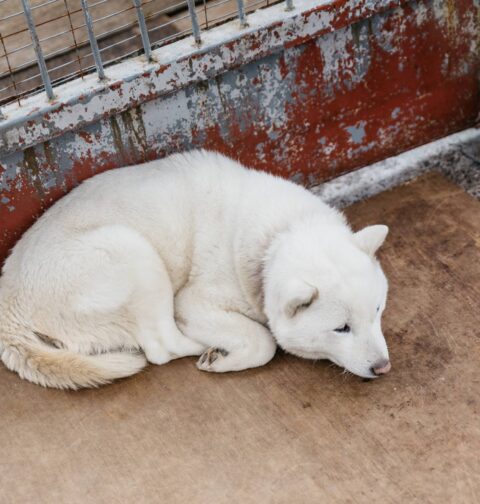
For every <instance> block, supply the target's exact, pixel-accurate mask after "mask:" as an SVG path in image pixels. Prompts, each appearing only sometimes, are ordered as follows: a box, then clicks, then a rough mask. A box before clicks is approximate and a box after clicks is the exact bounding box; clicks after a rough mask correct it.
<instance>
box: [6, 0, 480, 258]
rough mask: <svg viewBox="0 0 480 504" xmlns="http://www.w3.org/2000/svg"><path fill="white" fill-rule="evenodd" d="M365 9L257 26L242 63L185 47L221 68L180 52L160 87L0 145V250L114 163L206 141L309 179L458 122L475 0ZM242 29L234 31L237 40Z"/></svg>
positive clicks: (475, 102) (474, 59)
mask: <svg viewBox="0 0 480 504" xmlns="http://www.w3.org/2000/svg"><path fill="white" fill-rule="evenodd" d="M333 4H336V5H337V7H339V6H341V5H345V2H340V1H339V2H328V6H329V8H332V9H333V7H331V5H333ZM357 4H358V2H357ZM326 5H327V3H326ZM371 14H372V12H369V17H366V18H362V19H360V20H359V19H358V18H355V19H356V22H355V23H353V24H349V23H348V22H347V21H345V19H347V20H348V19H349V17H348V13H345V12H343V18H344V22H343V24H341V25H338V26H336V27H335V29H334V30H333V31H332V30H330V31H320V32H319V33H316V34H315V35H312V34H309V35H308V36H305V38H302V39H295V40H294V39H293V38H292V39H291V40H289V41H287V43H284V44H283V46H282V45H278V46H275V50H268V51H265V52H262V50H261V47H262V43H263V42H264V41H263V40H262V39H259V40H257V43H258V44H260V48H259V49H258V51H257V52H256V53H255V54H256V57H255V58H254V59H248V63H243V62H242V61H238V62H237V63H236V64H232V65H229V63H228V56H229V54H230V53H229V52H227V53H222V52H221V53H218V52H217V53H215V52H214V53H213V54H212V55H208V54H207V53H202V56H198V57H199V58H201V59H200V60H198V61H203V62H204V63H205V60H203V59H202V58H211V60H210V65H212V68H217V70H218V65H223V66H222V71H221V72H219V71H212V73H210V70H209V66H208V65H207V66H205V67H204V66H200V67H198V66H197V63H198V61H197V60H196V59H195V58H196V56H192V57H190V58H189V59H188V58H187V60H185V62H186V63H185V62H184V63H185V64H187V65H192V66H191V75H192V80H191V81H187V82H185V81H182V82H181V83H180V84H181V85H179V86H175V84H174V74H172V76H171V77H170V80H169V81H168V82H170V84H171V85H172V89H171V92H170V94H167V95H165V94H162V93H157V92H155V93H154V94H153V99H152V96H150V95H149V96H146V97H145V99H146V101H142V102H135V101H134V103H133V104H132V106H131V107H130V108H127V109H125V110H123V108H124V107H123V106H122V107H121V109H122V111H121V112H120V113H117V114H113V115H109V114H103V115H102V117H101V118H100V119H97V120H94V121H93V122H92V121H85V123H84V124H85V125H84V126H81V127H80V128H77V129H74V126H75V124H73V125H72V126H70V125H68V127H65V129H64V130H63V133H61V134H60V136H55V137H54V138H50V139H48V140H47V141H43V142H41V143H37V144H34V145H30V144H28V145H30V146H29V147H27V148H26V149H24V150H23V151H22V150H16V151H14V152H11V153H10V154H8V155H4V156H3V157H2V158H1V160H0V164H1V168H0V170H1V179H0V184H1V185H0V190H1V191H2V192H1V196H0V212H1V213H0V219H1V236H0V240H1V250H0V253H3V254H4V253H5V252H6V251H7V250H8V248H9V247H11V245H12V244H13V242H14V240H15V239H16V238H17V237H18V236H19V234H20V233H21V232H22V231H23V230H24V229H25V228H26V227H27V226H28V225H29V224H30V223H31V222H32V220H33V219H34V218H35V217H36V216H38V215H39V214H40V213H41V212H42V211H43V210H44V209H45V208H46V207H48V206H49V205H50V204H51V203H52V202H53V201H55V200H56V199H57V198H58V197H59V196H61V195H62V194H64V193H65V192H67V191H68V190H69V189H71V188H72V187H73V186H74V185H76V184H77V183H79V182H80V181H81V180H83V179H85V178H87V177H89V176H91V175H93V174H94V173H97V172H100V171H103V170H106V169H110V168H114V167H117V166H122V165H125V164H132V163H136V162H142V161H145V160H149V159H155V158H158V157H161V156H165V155H166V154H168V153H170V152H175V151H180V150H185V149H191V148H195V147H206V148H210V149H216V150H220V151H222V152H225V153H226V154H229V155H231V156H234V157H237V158H239V159H240V160H242V161H243V162H245V163H247V164H249V165H251V166H254V167H256V168H258V169H264V170H268V171H271V172H274V173H277V174H280V175H282V176H285V177H289V178H291V179H293V180H296V181H298V182H301V183H305V184H314V183H318V182H319V181H321V180H325V179H328V178H331V177H333V176H335V175H338V174H340V173H343V172H345V171H348V170H351V169H353V168H355V167H358V166H361V165H365V164H368V163H371V162H373V161H376V160H379V159H382V158H385V157H387V156H389V155H393V154H396V153H399V152H401V151H402V150H405V149H408V148H411V147H413V146H416V145H419V144H422V143H425V142H427V141H429V140H432V139H434V138H438V137H441V136H443V135H446V134H448V133H450V132H453V131H457V130H459V129H463V128H465V127H467V126H469V125H471V124H472V123H473V121H474V119H475V116H476V114H477V113H478V106H479V96H480V94H479V81H478V75H479V70H480V56H479V48H480V3H479V2H478V1H477V0H457V1H454V0H419V1H410V2H406V3H403V4H402V5H399V6H398V7H396V8H393V9H388V10H386V11H382V12H379V13H375V14H373V15H371ZM239 40H243V39H241V38H240V39H239ZM268 40H271V39H268ZM254 42H255V40H254V38H253V35H252V33H249V34H247V35H245V41H244V44H245V47H247V48H249V50H250V49H251V50H252V51H254V49H253V48H252V47H251V44H252V43H254ZM235 43H236V44H237V43H240V42H238V41H236V42H235ZM236 54H241V51H239V49H237V50H236ZM196 61H197V63H195V62H196ZM179 68H183V67H179ZM197 70H198V72H197ZM168 72H174V70H173V69H172V68H170V69H169V70H168ZM199 74H200V75H202V79H201V80H198V79H197V76H198V75H199ZM159 75H161V73H160V74H159ZM182 75H183V74H182ZM137 78H138V77H137ZM147 98H148V99H147ZM89 103H90V102H89ZM98 103H99V106H100V105H101V100H100V101H99V102H98ZM74 119H75V117H74ZM76 120H77V121H78V122H79V124H81V123H80V121H81V117H77V118H76ZM87 123H88V124H87ZM64 125H66V123H65V124H64ZM47 129H48V128H47ZM27 133H28V132H27ZM35 134H36V133H35Z"/></svg>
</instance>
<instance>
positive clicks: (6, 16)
mask: <svg viewBox="0 0 480 504" xmlns="http://www.w3.org/2000/svg"><path fill="white" fill-rule="evenodd" d="M189 1H190V0H188V1H187V0H183V1H178V0H143V1H141V0H89V1H87V0H30V1H28V0H0V105H2V104H5V103H8V102H10V101H13V100H15V99H16V100H18V101H19V103H20V100H21V98H22V97H24V96H26V95H28V94H31V93H32V92H35V91H38V90H42V91H43V89H44V79H43V80H42V75H41V71H40V70H41V68H40V66H39V54H38V50H40V52H41V54H42V55H43V58H44V60H45V64H46V69H47V70H48V77H49V79H50V81H51V82H52V83H53V84H57V83H60V82H63V81H65V80H68V79H71V78H73V77H77V76H82V75H84V74H85V73H87V72H90V71H92V70H94V69H95V67H96V68H97V71H99V72H100V73H101V71H100V70H99V67H98V59H97V65H96V64H95V58H94V56H95V52H96V51H95V45H96V44H98V54H99V57H100V60H101V65H102V67H103V66H107V65H108V64H110V63H112V62H117V61H119V60H121V59H123V58H126V57H128V56H132V55H136V54H140V53H145V54H146V56H147V58H150V57H151V53H149V51H148V49H149V45H151V46H152V47H153V48H155V47H159V46H161V45H164V44H167V43H170V42H172V41H174V40H177V39H179V38H181V37H184V36H187V35H190V34H192V19H194V18H196V19H197V21H198V28H199V30H197V31H198V33H197V34H196V37H195V39H196V40H197V42H199V41H200V35H199V33H200V30H204V29H208V28H209V27H211V26H213V25H216V24H219V23H221V22H224V21H227V20H230V19H232V18H235V17H236V16H239V18H240V24H241V25H242V26H246V24H247V19H246V13H249V12H252V11H254V10H256V9H258V8H260V7H264V6H267V5H269V4H271V3H275V2H271V1H269V0H250V1H244V0H212V1H207V0H200V1H197V2H196V3H193V2H194V0H191V5H190V12H189V9H188V3H189ZM25 10H27V11H28V10H29V11H30V13H31V20H32V21H33V30H34V32H35V33H34V34H32V26H30V29H29V26H28V17H27V16H26V12H25ZM85 11H87V13H88V16H87V15H86V12H85ZM27 13H28V12H27ZM194 14H196V15H195V16H194ZM89 19H90V20H91V31H90V39H89V30H88V21H89ZM92 36H93V37H94V39H95V40H96V44H95V43H93V44H92V40H91V37H92ZM32 37H33V39H32ZM35 37H36V38H37V39H38V42H39V43H38V47H35V44H34V41H35ZM36 49H37V50H36ZM99 76H100V77H102V75H99ZM0 117H1V116H0Z"/></svg>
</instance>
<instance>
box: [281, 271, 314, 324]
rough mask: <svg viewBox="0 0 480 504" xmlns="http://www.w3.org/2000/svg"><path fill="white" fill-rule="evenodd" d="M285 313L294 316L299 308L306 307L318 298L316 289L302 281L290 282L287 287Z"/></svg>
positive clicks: (289, 316)
mask: <svg viewBox="0 0 480 504" xmlns="http://www.w3.org/2000/svg"><path fill="white" fill-rule="evenodd" d="M286 294H287V299H288V301H287V304H286V305H285V314H286V316H287V317H288V318H292V317H294V316H295V315H296V314H297V313H298V312H299V311H300V310H304V309H306V308H308V307H309V306H310V305H311V304H312V303H313V302H314V301H315V299H317V298H318V289H317V288H316V287H314V286H313V285H309V284H307V283H305V282H302V281H300V280H299V281H296V282H292V283H291V284H290V285H289V287H288V292H287V293H286Z"/></svg>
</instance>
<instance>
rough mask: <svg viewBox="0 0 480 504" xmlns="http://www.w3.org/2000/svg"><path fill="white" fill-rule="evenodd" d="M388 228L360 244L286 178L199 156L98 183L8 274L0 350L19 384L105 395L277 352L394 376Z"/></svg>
mask: <svg viewBox="0 0 480 504" xmlns="http://www.w3.org/2000/svg"><path fill="white" fill-rule="evenodd" d="M387 232H388V228H387V227H386V226H383V225H374V226H368V227H366V228H364V229H362V230H361V231H359V232H357V233H353V232H352V231H351V229H350V228H349V226H348V224H347V223H346V221H345V218H344V217H343V215H342V214H341V213H339V212H338V211H336V210H334V209H332V208H330V207H329V206H327V205H326V204H325V203H323V202H322V201H320V199H319V198H317V197H316V196H314V195H313V194H311V193H310V192H308V191H307V190H306V189H304V188H302V187H299V186H297V185H295V184H293V183H291V182H288V181H286V180H283V179H280V178H278V177H274V176H272V175H268V174H266V173H262V172H257V171H253V170H249V169H247V168H245V167H243V166H241V165H240V164H238V163H237V162H235V161H233V160H231V159H228V158H226V157H224V156H222V155H220V154H216V153H212V152H206V151H194V152H190V153H186V154H176V155H173V156H170V157H168V158H166V159H163V160H159V161H153V162H150V163H147V164H144V165H139V166H132V167H128V168H120V169H117V170H111V171H109V172H106V173H103V174H101V175H97V176H95V177H92V178H91V179H89V180H87V181H86V182H84V183H83V184H81V185H80V186H79V187H77V188H76V189H74V190H73V191H72V192H71V193H69V194H68V195H67V196H65V197H64V198H62V199H61V200H60V201H59V202H57V203H56V204H55V205H54V206H53V207H52V208H50V209H49V210H48V211H47V212H45V214H44V215H43V216H42V217H40V219H38V221H37V222H36V223H35V224H34V225H33V226H32V227H31V228H30V229H29V230H28V231H27V232H26V233H25V234H24V236H23V237H22V238H21V239H20V240H19V242H18V243H17V244H16V245H15V247H14V248H13V250H12V252H11V254H10V256H9V257H8V259H7V260H6V262H5V265H4V268H3V272H2V276H1V278H0V353H1V359H2V361H3V363H4V364H5V365H6V366H7V367H8V368H9V369H11V370H14V371H16V372H17V373H18V374H19V375H20V376H21V377H22V378H25V379H27V380H30V381H32V382H35V383H38V384H40V385H44V386H49V387H58V388H74V389H75V388H80V387H92V386H98V385H101V384H104V383H108V382H110V381H112V380H114V379H116V378H121V377H125V376H129V375H132V374H134V373H136V372H138V371H139V370H141V369H142V368H143V367H144V366H145V365H146V362H147V361H149V362H151V363H154V364H164V363H166V362H169V361H170V360H172V359H176V358H179V357H184V356H189V355H198V356H200V357H199V360H198V362H197V367H198V368H199V369H201V370H203V371H211V372H219V373H221V372H226V371H238V370H242V369H247V368H251V367H256V366H262V365H263V364H265V363H267V362H268V361H269V360H270V359H272V357H273V356H274V354H275V350H276V347H277V344H278V345H279V346H281V347H282V348H283V349H285V350H286V351H288V352H290V353H292V354H295V355H298V356H301V357H304V358H308V359H329V360H331V361H333V362H334V363H336V364H338V365H339V366H341V367H344V368H345V369H347V370H349V371H351V372H352V373H354V374H357V375H359V376H362V377H368V378H373V377H375V376H378V375H381V374H385V373H386V372H388V371H389V369H390V363H389V356H388V350H387V345H386V342H385V339H384V336H383V334H382V329H381V315H382V312H383V310H384V308H385V302H386V297H387V280H386V278H385V275H384V273H383V271H382V269H381V267H380V265H379V263H378V261H377V260H376V259H375V252H376V251H377V249H378V248H379V247H380V246H381V244H382V243H383V241H384V240H385V237H386V235H387Z"/></svg>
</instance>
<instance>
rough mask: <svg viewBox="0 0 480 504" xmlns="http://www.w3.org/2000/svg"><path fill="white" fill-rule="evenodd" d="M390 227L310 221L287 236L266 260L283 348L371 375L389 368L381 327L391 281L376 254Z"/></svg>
mask: <svg viewBox="0 0 480 504" xmlns="http://www.w3.org/2000/svg"><path fill="white" fill-rule="evenodd" d="M317 228H318V229H317ZM387 233H388V228H387V226H382V225H377V226H369V227H366V228H364V229H362V230H361V231H359V232H357V233H352V232H351V231H350V230H349V229H348V228H346V227H343V226H338V225H337V226H335V225H330V226H325V225H324V226H321V227H318V226H317V225H315V224H312V223H308V222H307V223H303V224H302V225H300V226H298V227H296V228H294V229H293V230H290V231H288V232H286V233H284V234H283V235H281V236H280V237H279V239H278V240H277V241H276V243H274V244H273V246H272V247H271V250H270V252H269V256H268V259H267V262H266V267H265V276H264V295H265V312H266V315H267V317H268V320H269V324H270V328H271V330H272V332H273V334H274V336H275V338H276V339H277V342H278V344H279V345H280V346H281V347H282V348H284V349H285V350H286V351H288V352H290V353H292V354H295V355H298V356H301V357H305V358H309V359H329V360H331V361H332V362H334V363H335V364H337V365H339V366H341V367H343V368H345V369H347V370H348V371H350V372H352V373H354V374H356V375H359V376H362V377H365V378H374V377H375V376H378V375H381V374H385V373H386V372H388V371H389V369H390V363H389V357H388V349H387V345H386V342H385V338H384V336H383V333H382V328H381V317H382V312H383V310H384V308H385V303H386V298H387V287H388V285H387V279H386V277H385V275H384V273H383V271H382V268H381V267H380V264H379V263H378V261H377V260H376V259H375V252H376V251H377V249H378V248H379V247H380V246H381V244H382V243H383V241H384V240H385V238H386V236H387Z"/></svg>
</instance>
